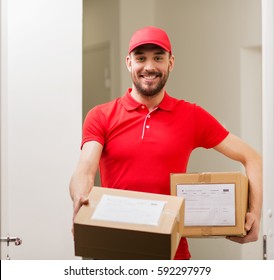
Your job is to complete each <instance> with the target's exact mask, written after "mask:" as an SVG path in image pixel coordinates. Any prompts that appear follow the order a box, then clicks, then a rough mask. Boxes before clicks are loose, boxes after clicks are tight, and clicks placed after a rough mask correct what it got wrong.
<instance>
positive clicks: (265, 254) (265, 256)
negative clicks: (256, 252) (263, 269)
mask: <svg viewBox="0 0 274 280" xmlns="http://www.w3.org/2000/svg"><path fill="white" fill-rule="evenodd" d="M266 241H267V235H266V234H265V235H264V237H263V259H264V260H267V252H266V248H267V247H266Z"/></svg>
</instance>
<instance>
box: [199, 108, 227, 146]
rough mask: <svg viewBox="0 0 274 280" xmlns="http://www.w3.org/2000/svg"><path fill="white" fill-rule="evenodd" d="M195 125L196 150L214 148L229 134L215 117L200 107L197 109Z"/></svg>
mask: <svg viewBox="0 0 274 280" xmlns="http://www.w3.org/2000/svg"><path fill="white" fill-rule="evenodd" d="M195 123H196V126H195V127H196V131H195V143H196V148H197V147H203V148H206V149H209V148H213V147H215V146H216V145H218V144H220V143H221V142H222V141H223V140H224V139H225V138H226V137H227V135H228V134H229V131H228V130H227V129H226V128H225V127H224V126H223V125H222V124H221V123H220V122H219V121H218V120H217V119H216V118H215V117H213V116H212V115H211V114H209V113H208V112H207V111H206V110H204V109H203V108H201V107H200V106H196V107H195Z"/></svg>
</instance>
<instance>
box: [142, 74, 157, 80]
mask: <svg viewBox="0 0 274 280" xmlns="http://www.w3.org/2000/svg"><path fill="white" fill-rule="evenodd" d="M143 77H144V78H145V79H147V80H153V79H155V78H157V76H156V75H155V76H143Z"/></svg>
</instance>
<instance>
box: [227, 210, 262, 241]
mask: <svg viewBox="0 0 274 280" xmlns="http://www.w3.org/2000/svg"><path fill="white" fill-rule="evenodd" d="M245 229H246V231H247V235H246V236H244V237H237V236H227V237H226V238H227V239H229V240H231V241H234V242H237V243H240V244H244V243H248V242H254V241H257V240H258V237H259V229H260V217H258V216H257V215H255V214H254V213H251V212H249V213H247V214H246V222H245Z"/></svg>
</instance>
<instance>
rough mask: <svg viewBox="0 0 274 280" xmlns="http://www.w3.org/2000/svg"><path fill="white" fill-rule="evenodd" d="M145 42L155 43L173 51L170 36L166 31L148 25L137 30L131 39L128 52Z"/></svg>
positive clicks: (168, 50)
mask: <svg viewBox="0 0 274 280" xmlns="http://www.w3.org/2000/svg"><path fill="white" fill-rule="evenodd" d="M144 44H154V45H157V46H160V47H161V48H163V49H164V50H166V51H167V52H169V53H171V44H170V41H169V38H168V36H167V34H166V32H165V31H164V30H162V29H160V28H157V27H154V26H148V27H145V28H142V29H139V30H137V31H136V32H135V33H134V34H133V35H132V37H131V39H130V42H129V49H128V53H131V52H132V51H133V50H134V49H135V48H137V47H139V46H141V45H144Z"/></svg>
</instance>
